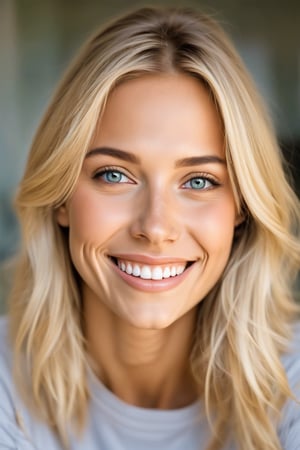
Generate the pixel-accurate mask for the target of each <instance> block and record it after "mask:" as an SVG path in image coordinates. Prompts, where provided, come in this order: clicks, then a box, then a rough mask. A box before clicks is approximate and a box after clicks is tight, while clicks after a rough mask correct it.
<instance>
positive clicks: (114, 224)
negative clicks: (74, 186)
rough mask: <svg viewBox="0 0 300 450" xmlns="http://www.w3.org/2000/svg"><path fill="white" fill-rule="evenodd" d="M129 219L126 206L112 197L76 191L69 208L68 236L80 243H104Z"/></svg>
mask: <svg viewBox="0 0 300 450" xmlns="http://www.w3.org/2000/svg"><path fill="white" fill-rule="evenodd" d="M129 217H130V210H129V208H128V205H126V204H125V203H124V202H121V201H118V200H117V199H116V198H114V197H112V196H107V195H106V196H104V195H100V194H99V193H98V192H95V191H92V192H91V191H89V190H84V189H81V190H78V191H76V193H75V194H74V196H73V198H72V201H71V203H70V206H69V218H70V236H72V237H73V239H75V240H80V241H89V242H91V241H96V242H98V241H99V244H100V243H101V241H105V240H106V239H107V238H108V237H109V236H111V235H112V234H113V233H114V232H115V231H116V230H117V229H119V228H120V227H122V226H124V224H125V223H126V222H127V221H128V218H129Z"/></svg>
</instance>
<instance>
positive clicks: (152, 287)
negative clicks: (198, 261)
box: [112, 262, 195, 292]
mask: <svg viewBox="0 0 300 450" xmlns="http://www.w3.org/2000/svg"><path fill="white" fill-rule="evenodd" d="M194 264H195V263H193V264H192V265H191V266H190V267H188V268H187V269H185V271H184V272H182V274H180V275H176V276H175V277H170V278H163V279H162V280H144V279H143V278H140V277H135V276H133V275H128V273H126V272H123V271H122V270H121V269H119V267H118V266H116V265H115V264H114V263H113V262H112V266H113V268H114V270H115V272H116V273H117V274H118V275H119V276H120V277H121V278H122V279H123V280H124V281H125V282H126V283H127V284H129V285H130V286H132V287H133V288H135V289H138V290H139V291H144V292H163V291H168V290H170V289H173V288H175V287H176V286H178V285H179V284H180V283H182V282H183V281H184V280H185V279H186V277H187V276H188V274H189V273H190V271H191V269H192V268H193V266H194Z"/></svg>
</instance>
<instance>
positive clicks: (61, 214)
mask: <svg viewBox="0 0 300 450" xmlns="http://www.w3.org/2000/svg"><path fill="white" fill-rule="evenodd" d="M54 214H55V218H56V221H57V223H58V224H59V225H61V226H62V227H68V226H69V212H68V209H67V206H66V204H63V205H61V206H59V207H58V208H57V209H56V210H55V213H54Z"/></svg>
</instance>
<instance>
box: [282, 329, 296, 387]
mask: <svg viewBox="0 0 300 450" xmlns="http://www.w3.org/2000/svg"><path fill="white" fill-rule="evenodd" d="M282 364H283V366H284V369H285V371H286V374H287V377H288V381H289V383H290V386H291V388H292V389H293V387H294V388H297V384H298V383H299V381H300V322H296V323H295V324H294V325H293V328H292V339H291V341H290V343H289V345H288V348H287V350H286V352H285V353H284V354H283V355H282Z"/></svg>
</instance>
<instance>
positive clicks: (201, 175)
mask: <svg viewBox="0 0 300 450" xmlns="http://www.w3.org/2000/svg"><path fill="white" fill-rule="evenodd" d="M197 179H202V180H204V181H205V182H209V183H210V184H211V186H209V187H205V188H203V189H199V190H201V191H204V190H209V189H212V188H213V187H217V186H220V185H221V183H219V182H218V181H217V180H216V178H215V177H213V176H211V175H210V174H208V173H199V174H193V176H192V177H191V178H189V179H188V180H187V181H185V182H184V183H183V185H185V184H187V183H191V182H192V181H193V180H197ZM184 189H191V190H193V191H196V190H197V189H192V188H187V187H185V188H184Z"/></svg>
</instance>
